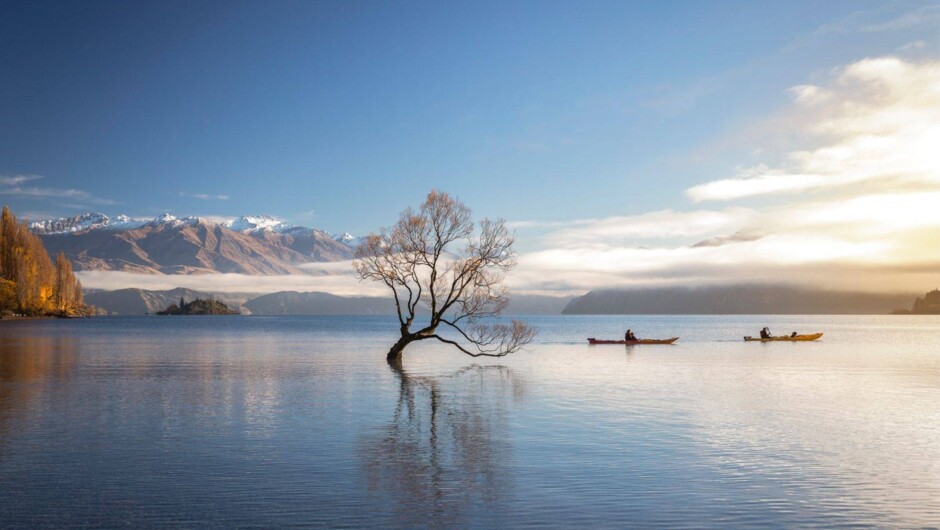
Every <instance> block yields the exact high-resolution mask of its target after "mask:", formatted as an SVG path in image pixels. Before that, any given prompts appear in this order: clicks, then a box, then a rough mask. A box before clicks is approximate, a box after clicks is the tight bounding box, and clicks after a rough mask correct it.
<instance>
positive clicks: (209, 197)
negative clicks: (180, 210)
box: [180, 191, 229, 201]
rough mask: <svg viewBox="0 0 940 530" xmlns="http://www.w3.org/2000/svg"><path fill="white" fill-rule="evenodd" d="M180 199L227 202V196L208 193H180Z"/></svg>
mask: <svg viewBox="0 0 940 530" xmlns="http://www.w3.org/2000/svg"><path fill="white" fill-rule="evenodd" d="M180 197H186V198H188V199H199V200H202V201H227V200H229V196H228V195H210V194H208V193H186V192H185V191H181V192H180Z"/></svg>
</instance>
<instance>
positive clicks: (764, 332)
mask: <svg viewBox="0 0 940 530" xmlns="http://www.w3.org/2000/svg"><path fill="white" fill-rule="evenodd" d="M771 337H773V335H771V334H770V328H768V327H766V326H765V327H764V329H762V330H760V338H762V339H769V338H771Z"/></svg>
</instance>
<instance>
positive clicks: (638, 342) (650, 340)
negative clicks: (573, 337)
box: [588, 337, 679, 345]
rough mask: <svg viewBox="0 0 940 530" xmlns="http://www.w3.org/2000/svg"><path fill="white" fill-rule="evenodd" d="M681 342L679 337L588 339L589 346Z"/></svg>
mask: <svg viewBox="0 0 940 530" xmlns="http://www.w3.org/2000/svg"><path fill="white" fill-rule="evenodd" d="M677 340H679V337H673V338H671V339H639V340H601V339H595V338H593V337H592V338H590V339H588V344H628V345H632V344H672V343H673V342H676V341H677Z"/></svg>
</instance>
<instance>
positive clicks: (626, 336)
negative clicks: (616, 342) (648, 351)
mask: <svg viewBox="0 0 940 530" xmlns="http://www.w3.org/2000/svg"><path fill="white" fill-rule="evenodd" d="M623 340H625V341H631V340H639V339H637V338H636V335H634V334H633V330H629V329H628V330H627V332H626V333H624V334H623Z"/></svg>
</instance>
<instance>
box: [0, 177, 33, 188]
mask: <svg viewBox="0 0 940 530" xmlns="http://www.w3.org/2000/svg"><path fill="white" fill-rule="evenodd" d="M40 178H42V177H40V176H39V175H14V176H8V175H4V176H0V186H19V185H20V184H22V183H24V182H29V181H30V180H36V179H40Z"/></svg>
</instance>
